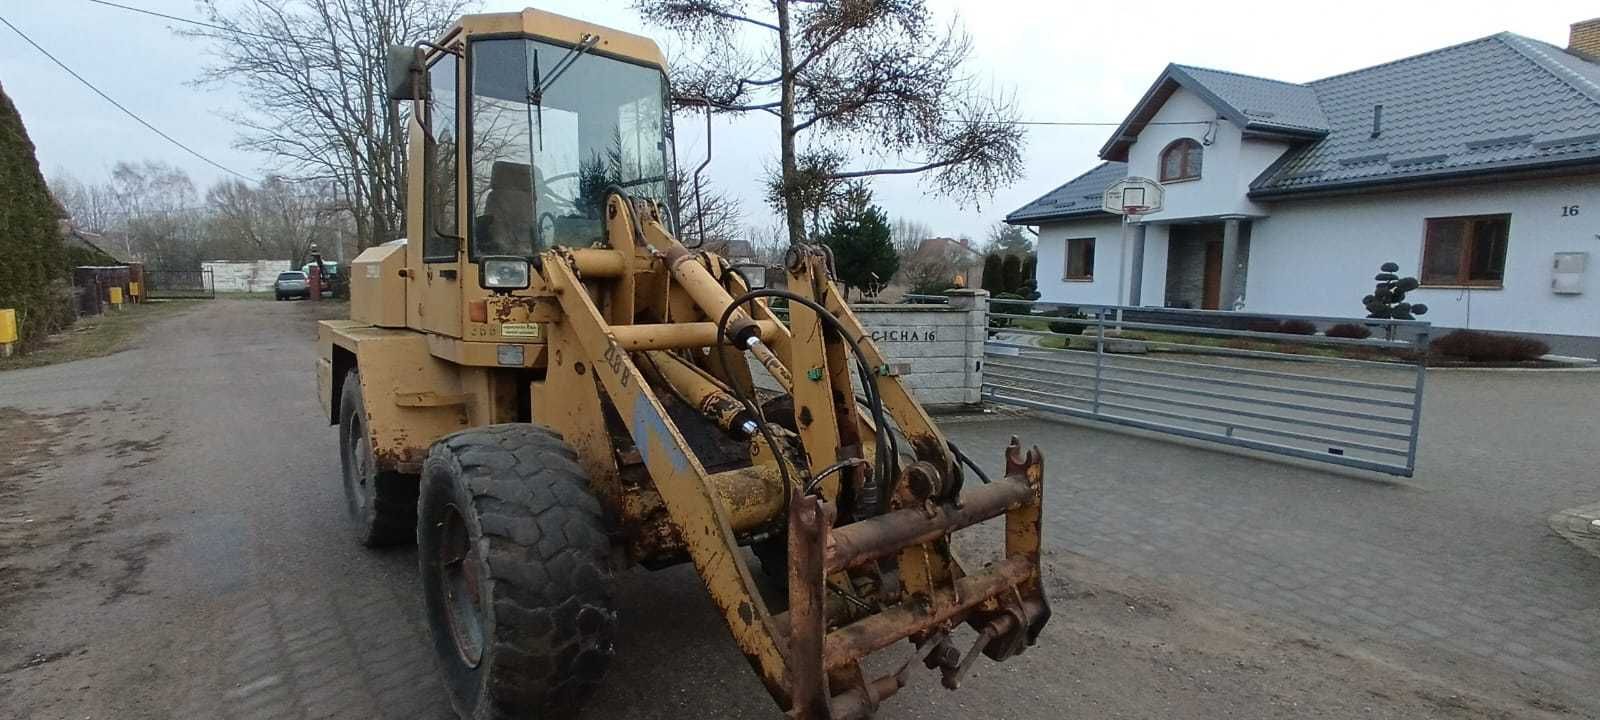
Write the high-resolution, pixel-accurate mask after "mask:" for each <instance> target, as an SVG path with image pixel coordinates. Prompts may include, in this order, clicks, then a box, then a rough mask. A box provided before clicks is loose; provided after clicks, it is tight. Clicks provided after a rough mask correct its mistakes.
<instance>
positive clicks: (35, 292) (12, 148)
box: [0, 87, 73, 350]
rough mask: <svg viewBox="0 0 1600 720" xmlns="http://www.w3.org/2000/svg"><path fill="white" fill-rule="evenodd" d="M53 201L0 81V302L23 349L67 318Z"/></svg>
mask: <svg viewBox="0 0 1600 720" xmlns="http://www.w3.org/2000/svg"><path fill="white" fill-rule="evenodd" d="M56 213H57V210H56V204H55V201H54V200H53V199H52V198H51V197H50V190H49V188H48V187H47V186H46V185H45V182H44V175H42V174H40V172H39V160H38V158H37V157H36V156H35V155H34V149H33V142H32V141H31V140H29V139H28V131H27V129H26V128H24V127H23V126H22V116H21V115H20V114H18V113H17V108H16V106H15V105H14V104H12V102H11V98H10V97H9V96H7V95H6V93H5V88H4V87H0V308H14V309H15V310H16V311H17V321H18V324H19V325H20V326H21V327H19V328H18V329H19V331H20V333H21V336H22V346H23V349H24V350H26V349H28V348H29V347H30V346H32V345H34V344H36V343H38V342H39V341H40V340H43V339H44V337H45V336H46V335H48V334H50V333H51V332H54V331H56V330H58V329H60V328H62V327H65V326H66V325H68V324H71V322H72V319H73V315H72V306H71V290H70V285H69V284H68V281H67V256H66V252H65V250H64V248H63V246H62V242H61V234H60V230H59V229H58V226H57V223H56Z"/></svg>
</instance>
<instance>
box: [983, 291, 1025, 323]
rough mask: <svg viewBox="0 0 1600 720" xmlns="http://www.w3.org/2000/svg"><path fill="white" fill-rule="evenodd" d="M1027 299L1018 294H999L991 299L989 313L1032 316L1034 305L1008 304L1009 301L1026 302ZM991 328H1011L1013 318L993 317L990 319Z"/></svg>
mask: <svg viewBox="0 0 1600 720" xmlns="http://www.w3.org/2000/svg"><path fill="white" fill-rule="evenodd" d="M1026 299H1027V298H1024V297H1022V296H1021V295H1018V294H1016V293H1008V292H1003V293H999V294H997V295H995V296H993V297H991V298H989V312H993V313H1000V314H1002V315H1032V314H1033V305H1032V304H1030V303H1025V302H1006V301H1007V300H1026ZM989 327H992V328H1003V327H1011V318H1003V317H993V316H991V317H990V318H989Z"/></svg>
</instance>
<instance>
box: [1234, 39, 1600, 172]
mask: <svg viewBox="0 0 1600 720" xmlns="http://www.w3.org/2000/svg"><path fill="white" fill-rule="evenodd" d="M1307 87H1309V88H1310V89H1312V90H1314V91H1315V92H1316V95H1317V98H1318V99H1320V100H1321V105H1322V109H1323V111H1324V112H1325V113H1326V115H1327V117H1328V120H1329V124H1330V132H1329V133H1328V135H1327V137H1325V138H1323V139H1321V140H1318V141H1316V142H1312V143H1308V144H1306V145H1304V146H1302V147H1299V148H1296V149H1294V150H1290V151H1289V152H1288V153H1287V154H1286V155H1284V157H1283V158H1282V159H1281V160H1280V161H1279V162H1278V163H1276V164H1275V165H1274V166H1273V167H1271V168H1268V170H1267V171H1266V172H1264V173H1262V175H1261V177H1259V178H1257V179H1256V180H1255V182H1253V183H1252V184H1251V195H1252V196H1255V197H1261V196H1273V195H1280V194H1288V193H1294V192H1306V191H1313V190H1327V189H1332V188H1339V187H1359V186H1362V185H1368V184H1390V183H1395V182H1405V181H1413V180H1423V179H1437V178H1444V177H1450V176H1454V175H1458V174H1467V173H1492V172H1501V171H1508V170H1522V169H1531V168H1536V167H1543V166H1552V165H1560V164H1565V163H1580V162H1600V65H1596V64H1595V63H1592V62H1588V61H1586V60H1583V59H1581V58H1578V57H1577V56H1574V55H1571V54H1569V53H1567V52H1566V51H1564V50H1561V49H1560V48H1557V47H1555V46H1553V45H1549V44H1546V43H1542V42H1539V41H1537V40H1532V39H1529V38H1526V37H1522V36H1521V35H1515V34H1512V33H1500V34H1498V35H1492V36H1490V37H1486V38H1483V39H1481V40H1474V41H1472V42H1468V43H1463V44H1461V45H1454V46H1451V47H1447V48H1443V49H1440V50H1435V51H1433V52H1430V53H1425V54H1422V55H1417V56H1415V57H1410V58H1406V59H1404V60H1397V61H1395V62H1391V63H1386V64H1383V65H1378V66H1376V67H1370V68H1366V69H1364V70H1357V71H1355V72H1351V73H1346V74H1344V75H1337V76H1334V77H1331V78H1327V79H1324V80H1318V81H1315V82H1312V83H1308V84H1307ZM1378 104H1382V105H1383V119H1382V131H1381V132H1380V133H1379V134H1378V136H1377V137H1372V116H1373V106H1374V105H1378Z"/></svg>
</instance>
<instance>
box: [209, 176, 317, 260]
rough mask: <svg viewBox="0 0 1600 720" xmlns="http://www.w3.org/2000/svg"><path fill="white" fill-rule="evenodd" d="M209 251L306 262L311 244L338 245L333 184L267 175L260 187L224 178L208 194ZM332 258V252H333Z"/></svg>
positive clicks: (216, 254)
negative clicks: (290, 179)
mask: <svg viewBox="0 0 1600 720" xmlns="http://www.w3.org/2000/svg"><path fill="white" fill-rule="evenodd" d="M206 206H207V208H208V210H209V211H210V213H209V214H210V217H209V218H208V220H209V222H208V229H209V232H208V235H209V237H208V242H207V243H206V244H205V246H206V249H207V254H208V256H209V257H211V258H213V259H238V260H259V259H280V258H287V259H288V260H289V262H290V265H291V267H300V266H301V265H303V264H305V263H306V262H307V261H308V260H309V259H310V255H311V246H312V245H318V246H319V247H320V248H326V249H328V250H330V251H331V250H332V248H331V247H329V246H333V245H337V244H338V235H339V233H340V231H341V229H342V227H341V226H342V225H343V223H341V222H340V221H339V219H338V217H336V216H338V215H341V214H342V213H340V212H339V211H340V210H341V209H342V208H341V207H340V205H339V200H338V198H337V197H336V195H335V193H334V191H333V187H332V184H331V183H291V182H288V181H286V180H284V179H283V178H279V177H269V178H267V179H266V180H265V181H263V182H262V183H261V186H260V187H251V186H250V185H248V184H246V183H243V182H240V181H238V180H224V181H222V182H219V183H217V184H216V185H213V186H211V189H210V190H208V191H207V192H206ZM329 257H330V259H331V258H332V254H331V252H330V254H329Z"/></svg>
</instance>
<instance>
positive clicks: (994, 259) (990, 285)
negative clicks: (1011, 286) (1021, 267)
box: [983, 253, 1006, 295]
mask: <svg viewBox="0 0 1600 720" xmlns="http://www.w3.org/2000/svg"><path fill="white" fill-rule="evenodd" d="M1003 262H1004V261H1003V259H1002V258H1001V257H1000V256H999V255H997V254H995V253H989V254H988V255H985V256H984V258H983V289H984V290H988V291H989V294H990V295H998V294H1000V293H1003V292H1005V291H1006V286H1005V278H1003V277H1001V275H1002V267H1001V266H1002V265H1003Z"/></svg>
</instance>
